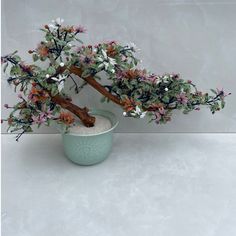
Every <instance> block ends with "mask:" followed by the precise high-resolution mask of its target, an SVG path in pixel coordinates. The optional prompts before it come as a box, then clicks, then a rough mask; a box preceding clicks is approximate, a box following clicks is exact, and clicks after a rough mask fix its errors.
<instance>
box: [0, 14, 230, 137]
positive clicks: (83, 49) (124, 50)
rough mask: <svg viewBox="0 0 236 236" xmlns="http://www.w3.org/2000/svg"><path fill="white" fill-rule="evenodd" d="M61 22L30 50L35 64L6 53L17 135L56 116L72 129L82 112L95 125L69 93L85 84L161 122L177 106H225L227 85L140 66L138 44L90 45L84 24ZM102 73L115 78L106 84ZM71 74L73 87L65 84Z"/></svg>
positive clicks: (127, 112)
mask: <svg viewBox="0 0 236 236" xmlns="http://www.w3.org/2000/svg"><path fill="white" fill-rule="evenodd" d="M62 23H63V19H60V18H57V19H56V20H55V21H52V23H51V24H48V25H45V26H44V27H43V28H42V29H41V30H42V31H43V33H44V39H43V40H42V41H41V42H40V43H39V44H38V45H37V47H36V48H35V49H32V50H29V51H28V52H29V53H30V54H31V55H32V59H33V63H32V64H27V63H25V62H24V61H23V60H22V59H21V57H20V56H19V55H18V54H17V51H15V52H13V53H11V54H9V55H6V56H3V57H2V58H1V62H2V64H3V70H4V72H5V71H6V70H7V71H8V73H10V77H9V78H8V79H7V81H8V83H9V84H11V85H12V86H13V87H14V89H15V91H16V92H18V93H19V94H18V98H19V101H18V102H17V103H16V104H15V105H13V106H10V105H8V104H5V105H4V106H5V107H6V108H7V109H11V110H12V111H11V112H10V114H9V117H8V118H7V119H3V120H2V122H3V121H7V122H8V125H9V128H8V131H9V132H18V135H17V137H16V140H17V141H18V139H19V138H20V137H21V135H22V134H23V133H25V132H31V131H32V128H31V127H32V125H35V124H36V125H38V127H40V126H41V125H42V124H45V125H47V126H49V125H50V124H51V122H52V121H54V122H57V123H60V124H63V125H64V126H65V127H67V130H68V127H70V126H71V125H73V123H74V122H75V118H76V117H78V118H79V119H80V121H81V123H82V124H83V125H84V126H87V127H92V126H93V125H94V123H95V117H93V116H91V115H90V114H89V108H87V107H83V108H82V107H79V106H77V105H76V104H74V103H73V101H72V99H71V97H70V94H71V92H75V93H77V94H79V92H80V91H81V90H82V89H83V88H84V87H85V86H86V85H90V86H92V87H93V88H94V89H96V90H97V91H98V92H100V93H101V95H102V96H103V97H102V99H101V100H102V101H107V102H108V101H111V102H114V103H115V104H117V105H118V106H120V107H121V108H122V110H123V115H124V116H126V117H134V118H143V117H145V116H147V117H148V118H149V120H150V121H154V122H156V123H157V124H165V123H166V122H168V121H170V120H171V115H172V112H173V110H176V109H177V110H182V111H183V113H184V114H187V113H189V112H190V111H193V110H199V109H200V106H201V105H204V106H208V107H209V108H210V110H211V112H212V113H213V114H214V113H215V112H216V111H219V110H220V109H222V108H223V107H224V105H225V101H224V98H225V97H226V96H227V95H228V94H225V92H224V91H223V90H219V89H216V90H214V89H211V94H209V93H204V92H201V91H199V90H198V89H197V87H196V86H195V84H194V83H193V82H192V81H191V80H187V81H185V80H183V79H182V78H181V77H180V76H179V75H178V74H164V75H156V74H154V73H150V72H148V71H147V70H141V69H139V68H138V63H139V60H138V59H137V58H136V56H135V52H136V50H137V49H136V46H135V45H134V44H129V45H120V44H118V43H117V42H115V41H111V42H103V43H99V44H96V45H94V46H92V45H87V46H85V45H83V43H82V41H81V40H80V39H79V36H80V34H82V33H84V32H85V28H84V27H82V26H64V25H62ZM75 42H78V43H79V46H78V45H77V46H76V45H75V44H74V43H75ZM72 75H76V78H75V77H74V76H72ZM102 78H106V79H107V80H106V81H109V82H110V83H109V84H106V85H103V84H102V83H101V81H102ZM69 80H72V82H73V86H72V87H71V88H70V90H73V91H65V89H64V83H66V82H67V81H69Z"/></svg>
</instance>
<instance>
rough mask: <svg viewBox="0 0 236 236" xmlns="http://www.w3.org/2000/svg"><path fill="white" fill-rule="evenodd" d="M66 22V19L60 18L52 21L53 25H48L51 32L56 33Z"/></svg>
mask: <svg viewBox="0 0 236 236" xmlns="http://www.w3.org/2000/svg"><path fill="white" fill-rule="evenodd" d="M63 22H64V19H61V18H60V17H58V18H57V19H56V20H52V24H48V27H49V29H50V30H51V31H54V30H55V29H57V28H58V26H61V24H62V23H63Z"/></svg>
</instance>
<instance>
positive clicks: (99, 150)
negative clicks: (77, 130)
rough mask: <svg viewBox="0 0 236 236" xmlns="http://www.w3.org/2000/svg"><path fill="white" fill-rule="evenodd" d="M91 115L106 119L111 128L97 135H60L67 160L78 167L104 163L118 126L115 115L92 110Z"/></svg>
mask: <svg viewBox="0 0 236 236" xmlns="http://www.w3.org/2000/svg"><path fill="white" fill-rule="evenodd" d="M91 114H93V115H101V116H104V117H106V118H108V119H109V120H110V122H111V124H112V127H111V128H110V129H109V130H107V131H104V132H101V133H98V134H88V135H86V134H70V133H62V140H63V147H64V152H65V155H66V156H67V158H69V159H70V160H71V161H72V162H74V163H76V164H79V165H94V164H97V163H99V162H102V161H104V160H105V159H106V158H107V157H108V156H109V153H110V151H111V149H112V138H113V130H114V129H115V127H116V126H117V125H118V121H117V119H116V117H115V115H114V114H113V113H111V112H108V111H104V110H92V111H91Z"/></svg>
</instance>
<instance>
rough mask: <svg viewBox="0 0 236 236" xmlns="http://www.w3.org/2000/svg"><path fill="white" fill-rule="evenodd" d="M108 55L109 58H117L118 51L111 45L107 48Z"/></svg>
mask: <svg viewBox="0 0 236 236" xmlns="http://www.w3.org/2000/svg"><path fill="white" fill-rule="evenodd" d="M107 55H108V56H109V57H115V56H116V55H117V51H116V49H115V48H114V47H113V46H112V45H109V46H108V47H107Z"/></svg>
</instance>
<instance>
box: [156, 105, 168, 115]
mask: <svg viewBox="0 0 236 236" xmlns="http://www.w3.org/2000/svg"><path fill="white" fill-rule="evenodd" d="M158 110H159V113H160V114H161V115H165V113H166V111H165V109H164V108H163V107H160V108H159V109H158Z"/></svg>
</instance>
